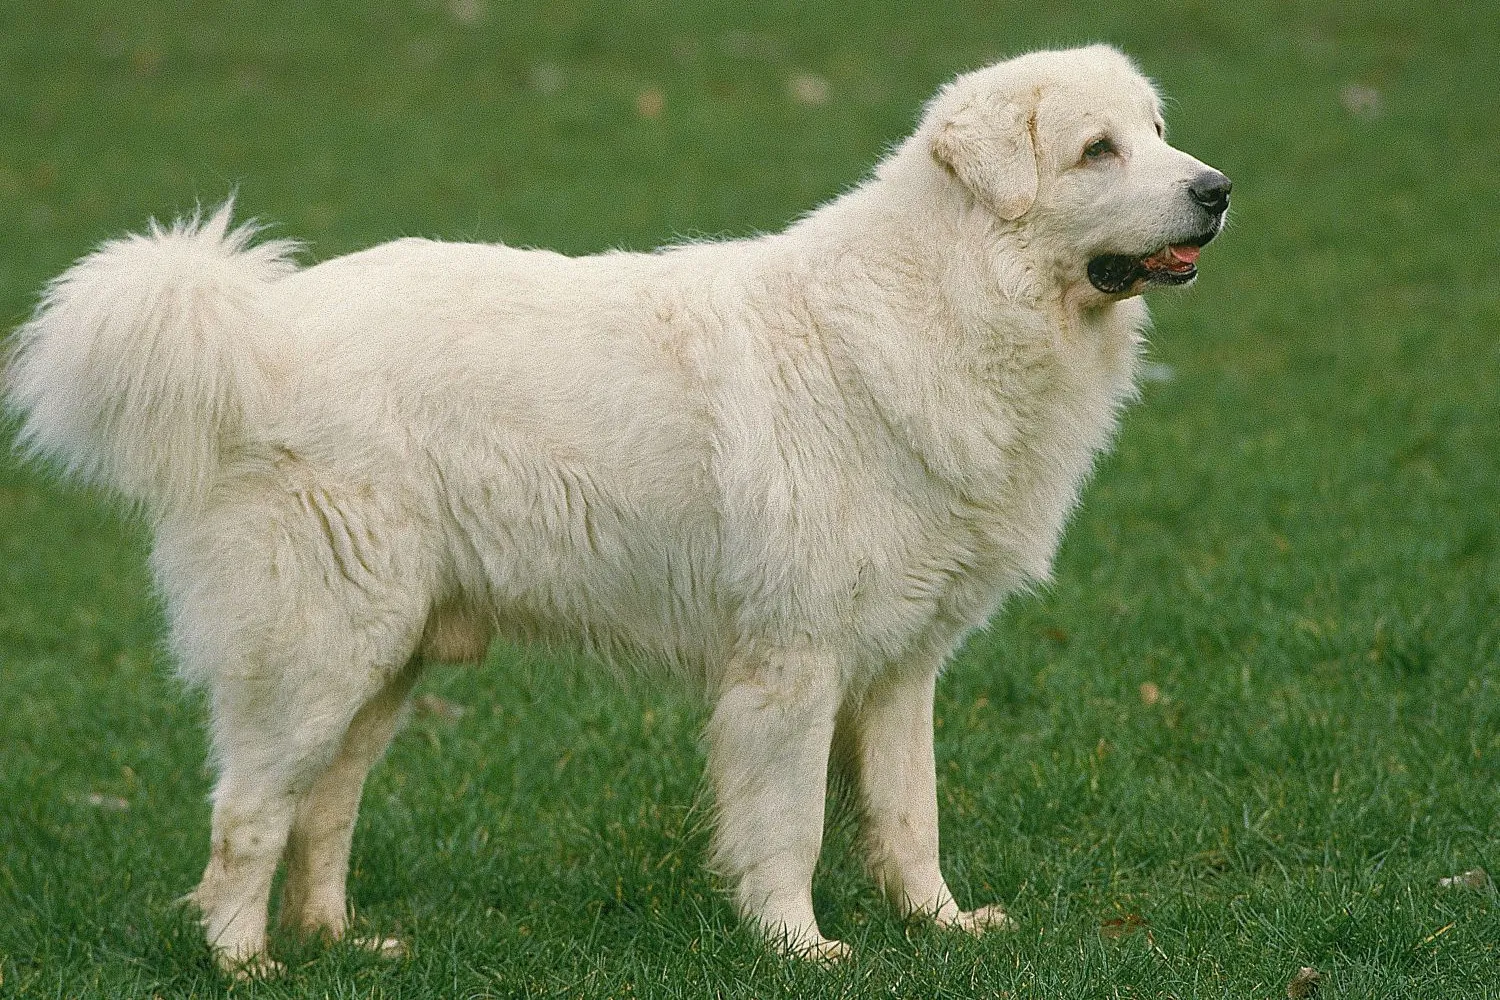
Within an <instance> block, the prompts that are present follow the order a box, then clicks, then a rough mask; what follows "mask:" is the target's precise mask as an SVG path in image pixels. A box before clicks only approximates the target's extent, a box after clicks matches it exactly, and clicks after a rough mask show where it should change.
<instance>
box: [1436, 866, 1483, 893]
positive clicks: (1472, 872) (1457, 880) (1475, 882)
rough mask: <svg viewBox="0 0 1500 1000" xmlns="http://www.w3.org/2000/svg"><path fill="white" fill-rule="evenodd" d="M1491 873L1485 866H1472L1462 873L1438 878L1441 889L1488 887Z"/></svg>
mask: <svg viewBox="0 0 1500 1000" xmlns="http://www.w3.org/2000/svg"><path fill="white" fill-rule="evenodd" d="M1489 887H1490V873H1489V872H1487V871H1485V870H1484V869H1483V868H1470V869H1469V870H1468V871H1466V872H1464V873H1463V874H1461V875H1449V876H1447V877H1446V878H1440V879H1438V888H1439V889H1488V888H1489Z"/></svg>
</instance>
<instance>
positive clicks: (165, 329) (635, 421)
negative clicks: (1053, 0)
mask: <svg viewBox="0 0 1500 1000" xmlns="http://www.w3.org/2000/svg"><path fill="white" fill-rule="evenodd" d="M1159 115H1160V112H1159V108H1158V102H1157V97H1156V94H1155V93H1154V91H1153V89H1152V87H1151V86H1150V85H1149V83H1148V82H1147V81H1146V80H1145V79H1143V78H1142V77H1141V76H1140V75H1139V73H1138V72H1137V71H1136V70H1135V68H1134V67H1133V66H1132V65H1131V64H1130V63H1129V61H1128V60H1126V59H1125V57H1123V56H1121V55H1120V54H1119V53H1117V52H1115V51H1114V50H1112V49H1108V48H1104V47H1093V48H1088V49H1080V50H1073V51H1067V52H1057V53H1038V54H1033V55H1029V56H1024V57H1021V58H1019V59H1015V60H1012V61H1009V62H1005V63H1001V64H999V65H996V66H992V67H989V68H987V69H983V70H980V71H978V72H975V73H971V74H968V75H965V76H961V77H959V78H958V79H956V80H955V81H954V82H952V83H951V84H949V85H948V86H947V87H946V88H945V89H944V90H943V91H942V92H941V93H940V94H939V95H938V96H937V97H936V98H935V99H934V100H933V101H932V102H931V104H930V105H929V107H928V109H927V112H926V114H925V116H924V117H923V119H922V122H921V125H920V127H919V128H918V130H917V132H916V133H915V134H914V135H913V136H912V137H911V138H910V139H909V140H908V141H906V142H905V143H904V144H902V145H901V146H900V147H899V148H898V149H896V150H895V151H894V152H893V153H892V154H891V155H890V156H889V157H888V158H887V159H886V160H885V161H884V162H882V163H881V164H880V165H879V167H878V168H877V169H876V171H875V173H874V176H873V177H872V178H871V179H869V180H868V181H867V182H865V183H864V184H862V185H861V186H859V187H858V188H856V189H855V190H853V191H851V192H849V193H848V194H847V195H845V196H843V197H841V198H839V199H837V200H835V201H834V202H832V203H830V204H828V205H825V206H823V207H822V208H820V209H818V210H817V211H816V212H813V213H812V214H811V215H809V216H807V217H806V218H804V219H803V220H801V221H800V222H797V223H796V224H795V225H793V226H791V227H790V228H789V229H787V230H786V231H785V232H783V233H779V234H775V235H770V236H764V237H761V238H758V239H753V240H743V241H731V242H723V243H712V244H694V245H687V246H677V247H671V248H668V249H665V250H662V251H660V252H657V253H650V254H637V253H609V254H603V255H600V256H595V257H586V258H581V259H572V258H567V257H563V256H560V255H558V254H555V253H549V252H545V251H539V250H516V249H511V248H508V247H504V246H484V245H470V244H450V243H439V242H431V241H427V240H418V239H405V240H398V241H396V242H394V243H388V244H385V245H383V246H379V247H375V248H373V249H370V250H366V251H363V252H360V253H356V254H351V255H350V256H347V257H341V258H338V259H336V260H330V261H327V262H325V263H322V264H318V265H316V266H313V267H308V268H305V269H299V268H297V267H296V266H295V265H294V264H293V263H291V261H290V260H289V257H288V255H289V251H290V249H291V248H290V247H289V246H288V245H287V244H282V243H261V244H259V245H254V244H253V243H252V241H251V238H252V235H253V234H252V233H251V231H250V230H249V229H248V228H240V229H237V230H236V229H231V228H230V212H229V207H228V206H227V205H226V206H225V207H223V208H221V209H220V210H219V211H218V212H217V213H215V214H214V215H213V216H212V217H211V218H207V219H197V218H195V219H194V220H192V221H189V222H182V223H178V224H177V225H175V226H173V227H171V228H170V229H162V228H158V227H155V226H153V228H152V229H151V231H150V232H149V233H148V234H147V235H144V236H132V237H128V238H125V239H122V240H117V241H114V242H111V243H108V244H105V245H104V246H103V247H101V248H100V249H99V250H98V251H97V252H95V253H94V254H93V255H91V256H89V257H87V258H85V259H84V260H82V261H81V262H79V263H78V264H77V265H76V266H75V267H74V268H73V269H72V270H70V271H68V272H67V273H66V274H64V275H63V276H62V277H61V278H59V279H58V280H57V281H56V282H55V283H54V284H53V285H52V286H51V288H50V289H49V290H48V292H47V294H46V296H45V299H44V301H43V303H42V305H41V307H40V308H39V309H38V311H37V313H36V315H35V317H34V318H33V319H32V320H31V321H30V322H29V323H28V324H27V325H26V326H24V327H23V328H22V329H21V330H20V331H19V333H18V334H17V338H16V342H15V345H14V351H13V355H12V357H11V359H10V364H9V375H8V383H9V384H8V394H9V401H10V404H11V405H12V407H13V408H14V409H15V410H16V411H18V412H19V413H20V414H21V415H22V417H23V419H24V428H23V433H22V441H23V442H24V445H25V446H26V447H28V448H30V449H31V450H33V451H34V452H36V453H39V454H41V455H44V456H50V457H53V458H55V459H57V460H60V461H61V462H62V463H65V464H66V466H67V467H68V468H69V469H71V470H72V471H73V472H75V473H77V474H79V475H80V476H82V477H85V478H88V479H91V480H95V481H98V482H100V483H103V484H106V485H108V486H110V487H112V488H114V489H116V490H118V491H119V492H120V493H121V494H123V495H124V496H126V497H128V498H129V499H131V500H132V501H135V502H136V503H137V504H138V505H139V506H140V507H141V508H142V509H143V510H144V511H146V512H147V514H148V516H149V517H150V519H151V521H152V524H153V527H154V531H155V548H154V552H153V565H154V567H155V571H156V575H157V578H158V580H159V581H160V586H161V590H162V593H163V595H164V598H165V603H166V608H167V612H168V615H169V618H170V622H171V632H172V641H173V645H174V648H175V650H176V653H177V655H178V657H179V658H180V662H181V669H182V673H183V675H184V676H185V677H186V678H187V679H188V680H190V681H192V682H194V683H196V684H200V685H202V686H203V687H204V688H205V689H206V690H207V692H208V693H209V696H210V698H211V704H212V737H213V748H214V755H215V761H216V764H217V767H218V774H219V778H218V782H217V785H216V788H215V791H214V796H213V842H212V851H211V859H210V861H209V864H208V868H207V871H206V872H205V873H204V876H203V880H202V883H201V884H200V885H199V886H198V888H197V889H196V890H195V892H194V894H193V898H194V899H195V900H196V902H197V903H198V905H199V906H200V907H201V908H202V912H203V922H204V926H205V928H206V930H207V936H208V940H209V942H210V944H211V945H212V946H213V948H214V949H215V950H216V952H217V953H218V955H219V957H220V960H221V962H222V963H223V964H224V965H225V966H226V967H230V968H240V969H246V968H248V969H250V970H252V971H253V970H264V969H266V968H270V967H272V963H271V962H270V960H269V958H268V957H267V955H266V933H265V930H266V911H267V906H268V897H269V894H270V889H271V882H272V876H273V873H274V872H275V870H276V867H277V865H278V863H279V862H282V861H284V862H285V863H286V865H287V878H286V889H285V892H284V894H283V895H284V898H283V900H282V910H281V913H282V919H283V921H285V922H286V923H288V924H290V925H292V926H294V927H297V928H302V929H307V930H318V931H324V932H327V933H330V934H332V935H335V936H337V935H339V934H341V933H343V931H344V929H345V924H346V919H347V916H346V903H345V898H344V881H345V872H346V869H347V863H348V855H349V845H350V836H351V831H352V829H353V826H354V818H355V813H356V810H357V806H358V801H359V797H360V790H361V787H362V784H363V781H364V778H365V775H366V772H367V771H368V769H369V767H370V766H371V764H372V763H373V762H374V761H375V760H376V759H377V758H378V757H379V755H380V754H381V752H382V751H383V749H384V747H385V745H386V743H387V741H388V740H389V738H390V736H391V733H392V731H393V729H394V727H395V725H396V722H397V719H398V717H399V715H400V711H401V708H402V706H403V705H404V704H405V702H406V699H407V694H408V692H409V691H410V689H411V686H412V683H413V681H414V680H415V679H416V676H417V674H418V671H419V669H420V664H421V662H422V660H423V659H424V656H425V658H437V659H478V658H480V657H481V656H482V654H483V652H484V650H485V647H486V644H487V643H488V641H489V639H490V637H491V636H492V635H493V634H494V633H496V632H499V633H503V634H505V635H510V636H524V637H532V636H535V637H546V638H555V639H561V640H567V641H574V642H581V643H583V644H584V645H585V646H587V647H588V648H590V649H592V650H595V651H597V652H599V653H600V654H602V655H603V657H605V658H606V659H619V658H622V657H628V658H631V659H648V660H651V661H654V662H658V663H661V664H664V665H667V666H668V667H669V668H670V669H671V671H673V672H674V673H676V674H677V675H680V676H681V677H683V678H686V679H688V680H689V681H691V682H692V683H694V684H696V685H697V686H699V687H701V689H702V690H703V692H704V693H705V695H706V697H707V699H708V702H709V703H710V705H711V706H712V714H711V717H710V719H709V721H708V724H707V733H706V742H707V747H708V757H709V771H710V776H711V779H712V784H713V788H714V791H715V794H716V798H717V806H718V824H717V836H716V840H715V851H714V858H713V860H714V864H715V865H716V867H717V869H718V870H719V871H720V872H722V873H723V875H724V876H725V877H726V879H727V880H728V883H729V884H730V885H731V886H732V887H733V892H734V896H735V902H736V904H737V906H738V908H739V910H740V911H741V912H742V913H743V914H744V916H745V917H746V918H747V919H749V920H751V921H753V922H755V923H756V924H757V925H759V926H760V927H761V928H763V929H764V930H765V932H766V933H767V934H768V935H769V936H771V937H772V938H773V939H775V940H777V941H779V942H780V943H782V944H783V946H785V947H787V948H789V949H791V950H794V951H797V952H801V953H810V954H817V955H837V954H839V953H840V952H841V950H842V948H843V946H842V945H841V944H839V943H838V942H835V941H830V940H827V939H825V938H824V937H823V935H822V934H821V933H820V932H819V929H818V925H817V922H816V920H815V919H814V916H813V909H812V901H811V895H810V883H811V879H812V873H813V867H814V863H815V862H816V860H817V856H818V851H819V844H820V840H821V836H822V828H823V811H824V791H825V787H826V784H825V783H826V776H827V772H828V769H829V766H830V760H831V757H832V758H833V760H834V761H835V762H838V761H842V763H843V764H844V765H845V766H846V767H847V769H848V772H849V774H850V776H851V778H852V779H853V781H854V784H855V787H856V788H857V789H858V793H859V797H860V802H861V805H862V809H863V822H864V832H865V842H866V844H867V850H868V861H869V866H870V868H871V870H872V872H873V873H874V876H875V878H876V879H878V880H879V883H880V884H881V886H882V887H883V888H884V890H885V892H886V893H887V894H888V895H889V897H890V898H891V900H892V901H893V902H894V904H895V905H896V906H897V907H899V908H900V909H901V910H902V911H903V912H908V913H912V912H920V913H925V914H928V915H930V916H931V917H932V918H933V919H935V920H936V921H937V922H938V923H940V924H943V925H946V926H955V927H962V928H967V929H971V930H979V929H982V928H983V927H984V926H986V925H994V924H1004V923H1006V922H1008V918H1007V917H1006V916H1005V914H1004V912H1003V911H1002V910H1000V909H999V908H998V907H993V906H992V907H982V908H978V909H974V910H969V911H963V910H961V909H960V908H959V906H958V904H957V903H956V901H955V900H954V897H953V894H952V893H951V892H950V891H949V890H948V887H947V885H946V884H945V883H944V881H943V876H942V874H941V873H940V872H939V870H938V826H937V797H936V789H935V780H934V774H933V745H932V740H933V733H932V700H933V686H934V681H935V679H936V677H937V675H938V672H939V670H940V668H941V667H942V665H943V663H944V661H945V660H946V659H947V658H948V657H949V655H950V654H951V653H952V652H953V651H954V649H955V648H956V647H957V646H958V645H959V643H960V642H961V641H962V640H963V638H964V636H965V634H966V633H968V632H969V631H970V630H972V629H974V628H977V627H979V626H981V625H983V624H984V622H985V621H986V620H987V619H988V618H989V617H990V616H991V615H992V614H994V613H995V611H996V609H997V608H998V607H999V605H1000V603H1001V602H1002V600H1003V599H1004V598H1005V597H1006V595H1007V594H1010V593H1012V592H1014V591H1016V590H1017V589H1018V588H1023V587H1026V586H1028V585H1030V584H1033V583H1035V582H1036V581H1040V580H1043V579H1045V578H1046V576H1047V574H1048V567H1049V562H1050V560H1051V558H1052V555H1053V552H1054V550H1055V549H1056V547H1057V544H1058V538H1059V535H1060V533H1061V531H1062V529H1063V525H1064V522H1065V521H1066V520H1067V518H1068V516H1069V513H1070V511H1072V509H1073V507H1074V505H1075V503H1076V501H1077V498H1078V491H1079V488H1080V486H1081V484H1082V483H1083V482H1084V480H1085V478H1086V477H1087V476H1088V473H1089V469H1090V465H1091V463H1092V462H1093V460H1094V457H1095V455H1097V454H1098V452H1099V451H1100V449H1102V448H1104V447H1105V446H1106V445H1107V443H1108V442H1109V440H1110V436H1111V433H1112V431H1113V429H1114V427H1115V422H1116V414H1117V412H1118V411H1119V409H1120V407H1121V405H1122V403H1124V402H1125V401H1126V400H1128V399H1129V398H1130V396H1131V394H1132V391H1133V390H1132V374H1133V371H1134V368H1135V364H1136V358H1137V353H1138V350H1139V345H1140V343H1141V331H1142V328H1143V326H1144V324H1145V322H1146V312H1145V309H1144V307H1143V306H1142V304H1141V302H1140V300H1139V299H1137V298H1132V297H1130V295H1128V294H1126V295H1114V296H1111V295H1106V294H1104V293H1101V292H1098V291H1096V290H1095V289H1094V288H1093V287H1092V286H1091V285H1090V283H1089V281H1088V280H1087V278H1086V276H1085V267H1086V265H1087V262H1088V260H1089V259H1090V258H1091V257H1092V256H1094V255H1097V254H1101V253H1107V252H1108V253H1138V254H1145V253H1149V252H1151V251H1152V250H1154V249H1156V248H1159V247H1161V246H1163V245H1165V244H1170V243H1173V242H1177V241H1181V240H1185V239H1187V238H1189V237H1191V236H1193V235H1195V234H1197V233H1200V232H1201V231H1202V230H1203V229H1204V227H1205V225H1206V224H1207V223H1206V222H1205V220H1204V214H1203V211H1202V210H1201V209H1200V208H1199V207H1198V206H1196V205H1195V204H1194V203H1193V201H1192V199H1191V198H1189V197H1188V195H1187V192H1186V189H1187V186H1188V184H1189V183H1191V182H1192V180H1193V179H1194V178H1195V177H1197V176H1201V175H1202V173H1203V172H1204V171H1205V170H1207V168H1206V167H1204V166H1203V165H1202V164H1201V163H1199V162H1198V161H1196V160H1194V159H1193V158H1191V157H1189V156H1187V155H1186V154H1184V153H1181V152H1178V151H1177V150H1175V149H1173V148H1172V147H1170V146H1168V145H1167V144H1166V142H1165V141H1164V140H1162V139H1161V138H1160V132H1159V121H1160V117H1159ZM1101 133H1107V134H1109V135H1110V136H1111V137H1112V139H1113V141H1114V143H1115V146H1116V149H1117V155H1115V156H1114V157H1112V158H1111V162H1092V161H1088V160H1085V159H1082V158H1081V152H1080V151H1081V150H1082V149H1083V148H1084V147H1085V146H1086V145H1087V144H1088V142H1089V141H1090V140H1091V138H1094V137H1096V136H1097V135H1099V134H1101ZM1213 225H1214V226H1215V227H1217V225H1218V222H1217V220H1215V221H1214V222H1213ZM1138 290H1139V289H1138V288H1137V289H1133V290H1132V291H1138Z"/></svg>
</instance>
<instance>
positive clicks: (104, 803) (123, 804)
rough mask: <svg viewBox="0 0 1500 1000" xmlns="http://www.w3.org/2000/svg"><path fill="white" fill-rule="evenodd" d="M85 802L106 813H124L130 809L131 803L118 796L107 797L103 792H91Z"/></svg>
mask: <svg viewBox="0 0 1500 1000" xmlns="http://www.w3.org/2000/svg"><path fill="white" fill-rule="evenodd" d="M84 801H85V802H87V803H88V804H89V805H91V806H93V807H94V808H96V809H103V810H104V811H105V812H124V811H125V810H126V809H129V808H130V803H129V802H127V801H126V800H124V799H122V798H120V797H119V796H118V795H105V794H104V793H103V792H90V793H89V794H88V795H87V796H86V797H85V798H84Z"/></svg>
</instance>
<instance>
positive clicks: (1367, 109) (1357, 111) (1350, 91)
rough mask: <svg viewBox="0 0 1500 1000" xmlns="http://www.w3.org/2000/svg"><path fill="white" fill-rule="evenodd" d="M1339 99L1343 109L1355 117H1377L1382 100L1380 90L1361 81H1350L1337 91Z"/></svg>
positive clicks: (1382, 103) (1380, 109) (1381, 108)
mask: <svg viewBox="0 0 1500 1000" xmlns="http://www.w3.org/2000/svg"><path fill="white" fill-rule="evenodd" d="M1339 101H1340V102H1341V103H1342V104H1343V105H1344V110H1345V111H1347V112H1349V113H1350V114H1351V115H1354V116H1355V117H1356V118H1379V117H1380V112H1381V111H1382V110H1383V105H1384V103H1385V102H1384V100H1383V99H1382V98H1381V96H1380V91H1378V90H1376V89H1375V88H1374V87H1366V86H1365V85H1364V84H1362V83H1351V84H1349V85H1348V86H1347V87H1345V88H1344V89H1343V90H1342V91H1340V92H1339Z"/></svg>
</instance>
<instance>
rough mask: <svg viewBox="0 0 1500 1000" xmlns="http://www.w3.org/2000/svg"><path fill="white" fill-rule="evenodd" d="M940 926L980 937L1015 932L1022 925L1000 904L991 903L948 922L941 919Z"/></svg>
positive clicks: (957, 915) (960, 914) (953, 917)
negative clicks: (999, 932) (987, 934)
mask: <svg viewBox="0 0 1500 1000" xmlns="http://www.w3.org/2000/svg"><path fill="white" fill-rule="evenodd" d="M938 926H939V927H945V928H952V929H953V930H959V931H963V932H964V933H966V934H972V935H974V936H975V937H978V936H979V935H981V934H983V933H984V932H985V931H1013V930H1016V929H1017V928H1019V927H1020V924H1018V923H1016V921H1015V919H1014V918H1013V917H1011V915H1010V914H1009V913H1006V912H1005V908H1004V907H1002V906H1000V905H999V904H998V903H991V904H990V905H989V906H981V907H978V908H977V909H973V910H969V911H967V912H964V913H959V914H956V915H954V916H952V917H949V918H948V919H946V920H941V919H940V920H939V921H938Z"/></svg>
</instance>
